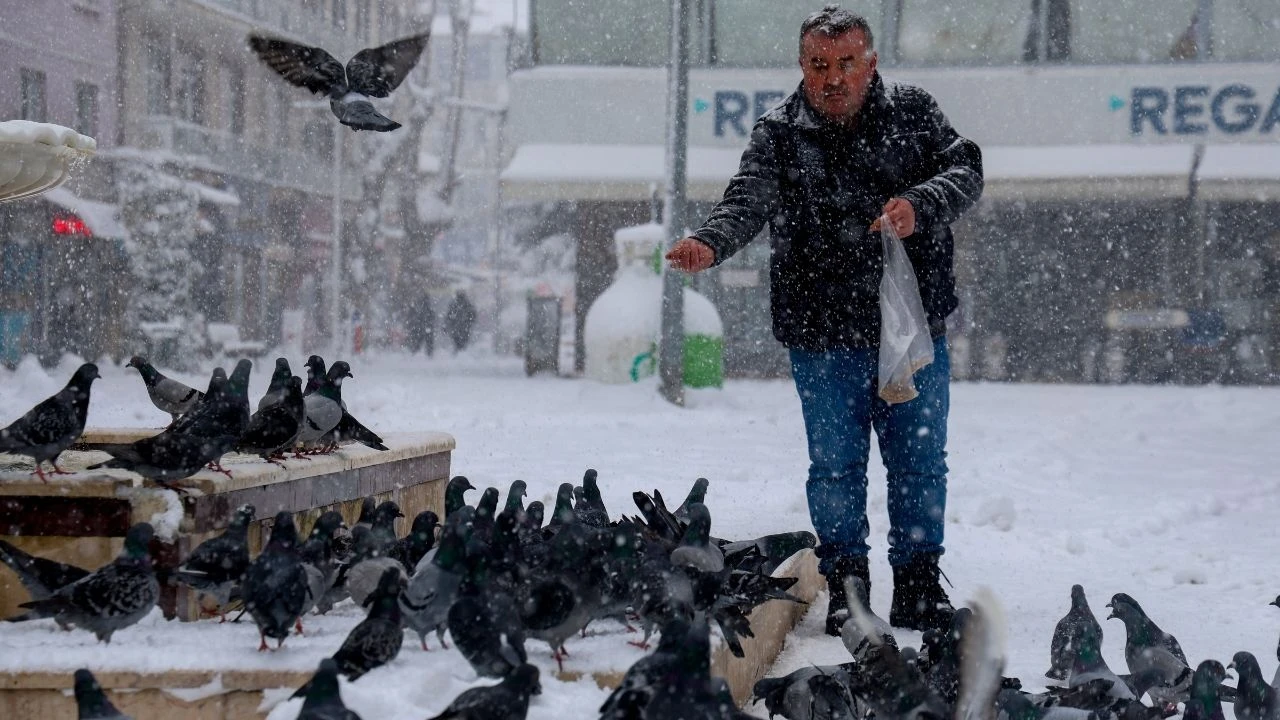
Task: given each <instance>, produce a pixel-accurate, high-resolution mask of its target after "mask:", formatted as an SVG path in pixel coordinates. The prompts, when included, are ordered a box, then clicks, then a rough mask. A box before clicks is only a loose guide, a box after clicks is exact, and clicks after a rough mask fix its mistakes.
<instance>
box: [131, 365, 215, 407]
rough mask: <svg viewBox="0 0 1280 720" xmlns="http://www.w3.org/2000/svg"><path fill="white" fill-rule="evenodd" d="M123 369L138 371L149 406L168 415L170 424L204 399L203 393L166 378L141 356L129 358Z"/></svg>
mask: <svg viewBox="0 0 1280 720" xmlns="http://www.w3.org/2000/svg"><path fill="white" fill-rule="evenodd" d="M125 367H127V368H137V369H138V374H140V375H141V376H142V382H143V384H144V385H146V387H147V397H149V398H151V404H152V405H155V406H156V407H157V408H159V410H160V411H161V412H166V413H169V416H170V421H171V422H176V421H177V419H178V418H179V417H181V416H182V415H185V414H187V413H188V412H190V411H191V409H192V408H194V407H195V406H196V403H198V402H200V398H202V397H204V393H202V392H200V391H199V390H197V389H195V388H193V387H191V386H190V385H187V384H186V383H182V382H179V381H177V380H174V379H173V378H171V377H168V376H166V375H165V374H164V373H162V372H160V371H159V370H157V369H156V368H155V366H153V365H152V364H151V363H149V362H147V359H146V358H144V357H142V356H141V355H134V356H133V357H131V358H129V362H128V363H127V364H126V365H125Z"/></svg>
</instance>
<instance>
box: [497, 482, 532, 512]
mask: <svg viewBox="0 0 1280 720" xmlns="http://www.w3.org/2000/svg"><path fill="white" fill-rule="evenodd" d="M528 487H529V486H528V485H527V484H526V483H525V481H523V480H512V481H511V487H509V488H508V489H507V501H506V504H505V505H503V507H502V509H503V510H505V511H507V512H512V513H515V514H516V517H517V518H519V517H521V516H523V514H524V499H525V497H526V496H528V494H529V489H528Z"/></svg>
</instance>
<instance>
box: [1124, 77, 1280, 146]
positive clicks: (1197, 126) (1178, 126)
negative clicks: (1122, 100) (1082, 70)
mask: <svg viewBox="0 0 1280 720" xmlns="http://www.w3.org/2000/svg"><path fill="white" fill-rule="evenodd" d="M1277 128H1280V87H1276V88H1267V87H1261V88H1259V87H1255V86H1253V85H1249V84H1247V83H1232V84H1229V85H1223V86H1220V87H1214V86H1211V85H1176V86H1174V87H1134V88H1133V89H1132V90H1131V92H1130V101H1129V131H1130V133H1131V134H1133V135H1205V134H1208V133H1209V132H1210V131H1211V130H1216V131H1217V132H1221V133H1224V134H1227V135H1242V134H1248V133H1257V134H1259V135H1266V134H1268V133H1273V132H1276V129H1277Z"/></svg>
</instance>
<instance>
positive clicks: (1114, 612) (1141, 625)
mask: <svg viewBox="0 0 1280 720" xmlns="http://www.w3.org/2000/svg"><path fill="white" fill-rule="evenodd" d="M1107 607H1109V608H1111V614H1110V615H1108V616H1107V617H1108V618H1119V619H1120V620H1121V621H1122V622H1123V623H1124V627H1125V648H1124V656H1125V660H1126V661H1127V662H1129V663H1130V666H1131V667H1130V670H1131V671H1132V662H1133V661H1132V660H1130V659H1129V658H1130V656H1132V655H1135V654H1137V653H1138V652H1140V651H1141V650H1142V649H1143V648H1147V647H1153V646H1156V645H1159V646H1161V647H1164V648H1165V649H1166V650H1168V651H1169V652H1171V653H1173V655H1174V656H1175V657H1177V658H1178V659H1179V660H1181V661H1182V664H1183V665H1186V664H1188V663H1187V656H1186V654H1185V653H1183V652H1182V646H1180V645H1179V644H1178V640H1177V638H1175V637H1174V636H1172V635H1170V634H1169V633H1167V632H1165V631H1163V630H1161V629H1160V628H1159V626H1157V625H1156V624H1155V622H1153V621H1152V620H1151V618H1149V617H1147V614H1146V613H1145V612H1143V611H1142V606H1141V605H1139V604H1138V601H1137V600H1134V599H1133V598H1132V597H1130V596H1128V595H1126V594H1125V593H1116V594H1115V595H1112V596H1111V602H1109V603H1107Z"/></svg>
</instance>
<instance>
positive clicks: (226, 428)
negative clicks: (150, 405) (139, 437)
mask: <svg viewBox="0 0 1280 720" xmlns="http://www.w3.org/2000/svg"><path fill="white" fill-rule="evenodd" d="M252 370H253V361H252V360H247V359H242V360H239V361H238V362H236V366H235V368H233V369H232V370H231V376H230V377H228V378H227V381H226V382H225V383H222V384H218V385H215V383H214V382H213V380H210V382H209V390H208V391H207V392H206V393H205V397H204V399H203V401H202V402H201V403H200V404H198V405H196V407H195V408H193V409H192V410H191V412H189V413H187V414H186V415H183V416H182V417H181V418H179V419H178V421H177V422H175V423H174V424H173V426H172V427H171V428H170V431H172V432H178V433H183V434H187V435H195V436H198V437H205V438H223V437H225V436H227V435H234V436H235V437H236V438H237V439H239V437H240V436H241V435H243V434H244V431H245V429H246V428H247V427H248V426H249V417H250V415H249V373H250V372H251V371H252ZM215 372H216V371H215ZM228 450H230V448H228Z"/></svg>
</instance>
